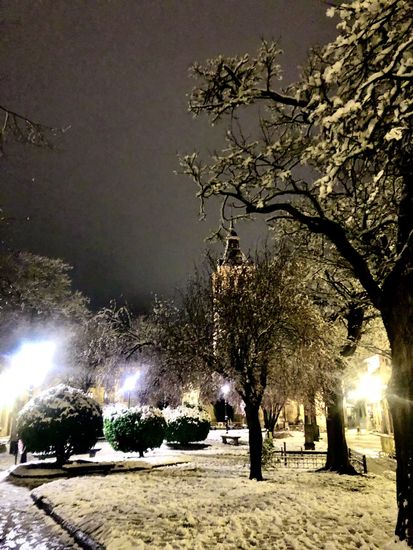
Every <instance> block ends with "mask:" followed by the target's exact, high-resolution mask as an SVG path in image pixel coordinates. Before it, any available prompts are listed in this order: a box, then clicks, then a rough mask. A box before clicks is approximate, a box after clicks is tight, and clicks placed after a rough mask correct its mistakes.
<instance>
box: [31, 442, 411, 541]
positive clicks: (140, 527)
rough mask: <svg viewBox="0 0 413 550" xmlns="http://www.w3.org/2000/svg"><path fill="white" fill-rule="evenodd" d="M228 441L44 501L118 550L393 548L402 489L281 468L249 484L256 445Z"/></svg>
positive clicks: (368, 479)
mask: <svg viewBox="0 0 413 550" xmlns="http://www.w3.org/2000/svg"><path fill="white" fill-rule="evenodd" d="M219 440H220V437H219V434H214V433H213V434H211V439H209V441H208V442H209V443H210V445H211V446H210V447H207V448H206V449H201V450H197V451H192V452H188V453H185V456H188V455H190V456H191V459H192V462H191V464H181V465H178V466H172V467H166V468H164V469H156V470H148V471H141V472H135V473H124V474H123V473H119V474H117V475H116V476H106V477H100V476H99V477H96V476H94V477H82V478H72V479H66V480H58V481H54V482H52V483H49V484H47V485H43V486H41V487H38V488H37V489H35V491H34V493H35V495H36V496H37V497H42V498H44V499H47V501H48V502H49V503H51V504H52V505H53V507H54V511H55V512H56V513H57V514H58V515H59V516H61V517H62V518H63V519H65V520H68V521H69V522H70V523H72V524H73V525H74V526H75V527H77V528H78V529H80V530H82V531H84V532H85V533H87V534H88V535H89V536H91V537H92V538H93V539H94V540H95V541H97V542H98V543H99V544H102V545H103V546H104V547H105V548H107V549H108V550H129V549H147V548H148V549H149V548H151V549H152V548H155V549H156V548H163V549H165V550H178V549H179V550H185V549H188V550H189V549H191V550H201V549H214V550H215V549H221V550H224V549H225V550H232V549H234V550H235V549H251V548H257V549H260V550H261V549H264V550H265V549H268V550H270V549H271V550H272V549H274V550H277V549H280V550H281V549H283V550H287V549H288V550H290V549H292V550H303V549H304V550H305V549H309V550H311V549H314V550H322V549H324V550H352V549H356V548H357V549H364V550H373V549H383V547H384V545H385V544H386V543H388V542H389V541H391V540H392V538H393V537H392V535H393V530H394V525H395V519H396V503H395V494H394V493H395V488H394V481H392V480H390V479H387V478H386V477H383V476H375V475H368V476H363V477H348V476H338V475H334V474H328V473H313V472H305V471H299V470H287V469H283V468H278V469H275V470H271V471H269V472H266V474H265V475H266V478H267V480H266V481H264V482H261V483H257V482H255V481H250V480H248V479H247V477H248V456H247V448H246V446H244V445H243V446H240V447H235V446H233V445H223V444H222V443H221V442H220V441H219ZM291 444H292V443H291ZM288 446H289V447H290V441H288ZM161 452H162V450H160V451H156V452H154V453H153V457H154V458H155V456H159V455H160V453H161ZM145 459H146V457H145ZM393 547H394V546H392V545H390V546H388V547H387V550H392V548H393ZM397 548H402V546H401V545H400V544H399V545H397Z"/></svg>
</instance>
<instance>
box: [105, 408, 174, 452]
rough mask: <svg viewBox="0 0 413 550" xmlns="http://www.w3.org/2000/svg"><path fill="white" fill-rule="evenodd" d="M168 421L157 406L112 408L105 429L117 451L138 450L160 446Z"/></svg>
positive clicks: (106, 414) (107, 414) (106, 416)
mask: <svg viewBox="0 0 413 550" xmlns="http://www.w3.org/2000/svg"><path fill="white" fill-rule="evenodd" d="M165 429H166V422H165V418H164V416H163V414H162V412H161V411H160V410H159V409H156V408H155V407H147V406H144V407H132V408H130V409H112V411H108V412H107V413H105V419H104V422H103V431H104V434H105V437H106V439H107V441H108V442H109V443H110V445H111V446H112V447H113V448H114V449H115V451H123V452H138V453H139V456H143V453H144V452H146V451H147V450H148V449H155V448H156V447H160V446H161V445H162V442H163V440H164V438H165Z"/></svg>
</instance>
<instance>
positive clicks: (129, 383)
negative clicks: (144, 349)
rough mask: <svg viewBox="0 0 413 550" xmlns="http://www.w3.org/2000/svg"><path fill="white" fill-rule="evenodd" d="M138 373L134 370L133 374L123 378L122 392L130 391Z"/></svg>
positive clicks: (133, 387)
mask: <svg viewBox="0 0 413 550" xmlns="http://www.w3.org/2000/svg"><path fill="white" fill-rule="evenodd" d="M139 374H140V373H139V372H135V374H131V375H130V376H128V377H127V378H125V381H124V382H123V385H122V388H121V392H122V393H127V392H131V391H132V390H134V389H135V387H136V383H137V381H138V378H139Z"/></svg>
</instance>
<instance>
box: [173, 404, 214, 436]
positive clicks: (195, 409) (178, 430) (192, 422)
mask: <svg viewBox="0 0 413 550" xmlns="http://www.w3.org/2000/svg"><path fill="white" fill-rule="evenodd" d="M165 418H166V422H167V427H166V440H167V441H168V442H169V443H180V444H181V445H186V444H188V443H192V442H194V441H203V440H204V439H206V438H207V437H208V433H209V430H210V428H211V418H210V416H209V414H208V412H207V411H206V410H205V409H203V408H202V407H200V406H194V405H183V406H181V407H177V408H176V409H170V408H167V409H165Z"/></svg>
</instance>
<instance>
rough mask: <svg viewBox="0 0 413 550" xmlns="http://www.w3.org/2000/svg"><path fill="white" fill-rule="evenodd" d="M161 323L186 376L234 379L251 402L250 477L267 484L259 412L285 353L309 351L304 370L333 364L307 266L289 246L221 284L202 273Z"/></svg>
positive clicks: (224, 275) (230, 272) (222, 276)
mask: <svg viewBox="0 0 413 550" xmlns="http://www.w3.org/2000/svg"><path fill="white" fill-rule="evenodd" d="M166 320H169V325H168V323H167V322H166ZM161 321H162V322H163V331H161V332H162V339H163V346H164V349H165V353H166V354H170V356H171V357H172V359H173V360H174V359H175V365H176V366H177V368H180V369H182V370H181V372H182V374H183V376H185V373H186V372H188V371H189V376H193V375H194V371H196V370H197V369H198V370H200V371H201V372H202V371H203V372H204V373H208V375H209V376H210V377H212V376H213V375H214V374H215V375H216V374H218V375H220V376H222V377H223V378H224V379H226V380H232V381H233V383H234V388H235V390H236V392H237V393H238V395H239V396H240V398H241V399H242V401H243V402H244V404H245V413H246V417H247V424H248V429H249V451H250V479H257V480H262V471H261V450H262V432H261V426H260V420H259V409H260V406H261V402H262V398H263V395H264V391H265V388H266V385H267V382H268V379H269V375H270V372H271V368H272V364H273V361H276V358H277V354H281V353H288V352H289V351H290V352H291V351H293V350H294V353H296V354H297V355H296V356H297V357H298V350H299V349H300V350H302V353H301V358H302V359H303V358H305V360H303V361H301V362H300V365H301V367H302V368H303V369H304V368H307V367H308V365H309V364H310V363H311V364H317V365H323V364H325V365H326V364H329V363H331V357H332V348H331V341H330V340H329V338H330V334H329V327H328V326H327V325H326V324H325V323H324V322H323V320H322V319H321V316H320V315H319V313H318V311H317V309H316V308H315V307H314V306H313V305H312V304H311V302H310V300H309V299H308V297H307V296H306V294H305V269H304V267H303V266H302V265H300V263H299V262H297V261H295V260H294V259H293V258H292V257H291V255H290V253H289V252H288V250H287V249H286V248H282V249H280V250H279V253H278V254H277V255H276V256H275V257H272V256H270V255H269V254H264V255H262V256H260V257H257V259H256V261H255V263H254V266H251V265H250V264H242V265H238V266H236V267H234V269H225V270H224V271H221V273H219V272H218V273H217V274H216V275H214V278H213V284H212V282H211V274H207V275H206V276H202V275H201V274H199V273H198V274H197V275H196V276H195V277H194V279H193V280H192V281H191V282H190V283H189V285H188V287H187V289H186V291H185V292H183V295H182V302H181V305H180V307H175V308H174V309H173V310H172V312H171V314H170V315H169V316H168V315H165V314H164V315H163V316H162V318H161ZM304 350H305V351H304ZM320 378H321V377H320Z"/></svg>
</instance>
